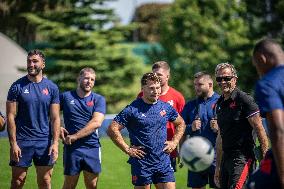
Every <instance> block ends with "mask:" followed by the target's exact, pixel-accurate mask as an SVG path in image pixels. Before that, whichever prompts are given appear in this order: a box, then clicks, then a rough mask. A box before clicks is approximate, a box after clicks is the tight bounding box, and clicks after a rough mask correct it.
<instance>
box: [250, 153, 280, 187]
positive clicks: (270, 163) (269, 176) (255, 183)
mask: <svg viewBox="0 0 284 189" xmlns="http://www.w3.org/2000/svg"><path fill="white" fill-rule="evenodd" d="M247 188H248V189H274V188H281V187H280V181H279V177H278V174H277V170H276V165H275V162H274V159H273V154H272V151H271V150H269V151H268V152H267V153H266V155H265V158H264V159H263V160H262V161H261V163H260V166H259V169H257V170H256V171H255V172H254V173H253V174H252V175H251V176H250V179H249V181H248V183H247Z"/></svg>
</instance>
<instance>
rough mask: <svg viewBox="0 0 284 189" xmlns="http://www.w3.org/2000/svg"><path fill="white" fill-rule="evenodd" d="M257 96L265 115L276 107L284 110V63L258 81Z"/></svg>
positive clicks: (262, 112) (262, 113)
mask: <svg viewBox="0 0 284 189" xmlns="http://www.w3.org/2000/svg"><path fill="white" fill-rule="evenodd" d="M255 96H256V101H257V103H258V105H259V108H260V112H261V115H262V116H263V117H265V114H266V113H267V112H272V111H273V110H275V109H282V110H284V65H281V66H277V67H275V68H273V69H272V70H270V71H269V72H268V73H267V74H265V75H264V76H263V77H262V78H261V79H260V80H259V81H258V82H257V84H256V89H255Z"/></svg>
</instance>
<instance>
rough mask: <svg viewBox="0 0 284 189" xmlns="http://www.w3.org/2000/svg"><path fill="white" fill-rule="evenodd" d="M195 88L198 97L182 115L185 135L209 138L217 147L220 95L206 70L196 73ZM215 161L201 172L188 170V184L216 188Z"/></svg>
mask: <svg viewBox="0 0 284 189" xmlns="http://www.w3.org/2000/svg"><path fill="white" fill-rule="evenodd" d="M194 90H195V93H196V96H197V98H196V99H194V100H191V101H189V102H187V103H186V105H185V106H184V109H183V111H182V117H183V119H184V122H185V124H186V131H185V135H190V136H202V137H205V138H207V139H208V140H209V141H210V142H211V143H212V145H213V146H214V147H215V142H216V137H217V132H218V124H217V120H216V113H215V105H216V102H217V100H218V98H219V95H218V94H217V93H215V92H214V91H213V80H212V78H211V76H210V75H209V74H208V73H206V72H198V73H196V74H195V75H194ZM214 173H215V163H213V164H212V165H211V166H210V167H209V168H208V169H207V170H205V171H203V172H201V173H195V172H191V171H188V179H187V186H188V187H192V188H193V189H197V188H200V189H201V188H202V189H205V186H206V184H208V182H209V185H210V188H215V187H216V186H215V184H214Z"/></svg>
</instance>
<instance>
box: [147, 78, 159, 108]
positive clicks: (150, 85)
mask: <svg viewBox="0 0 284 189" xmlns="http://www.w3.org/2000/svg"><path fill="white" fill-rule="evenodd" d="M142 91H143V98H145V99H146V100H147V101H148V102H151V103H154V102H157V100H158V99H159V97H160V95H161V84H160V83H158V82H154V81H148V82H147V84H146V85H144V86H142Z"/></svg>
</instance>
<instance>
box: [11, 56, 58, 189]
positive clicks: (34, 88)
mask: <svg viewBox="0 0 284 189" xmlns="http://www.w3.org/2000/svg"><path fill="white" fill-rule="evenodd" d="M44 67H45V57H44V55H43V53H42V52H41V51H39V50H32V51H30V52H29V53H28V57H27V71H28V74H27V75H26V76H24V77H22V78H20V79H18V80H17V81H16V82H14V83H13V84H12V86H11V88H10V90H9V92H8V97H7V103H6V108H7V128H8V133H9V141H10V149H11V150H10V153H11V154H10V157H11V160H10V166H11V167H12V179H11V188H23V186H24V183H25V179H26V176H27V171H28V167H30V166H31V165H32V161H33V162H34V165H35V167H36V173H37V184H38V188H40V189H41V188H42V189H47V188H51V175H52V170H53V164H54V163H55V161H56V160H57V157H58V139H59V131H60V130H59V129H60V117H59V90H58V87H57V86H56V85H55V84H54V83H53V82H52V81H50V80H48V79H47V78H45V77H43V75H42V70H43V69H44Z"/></svg>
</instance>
